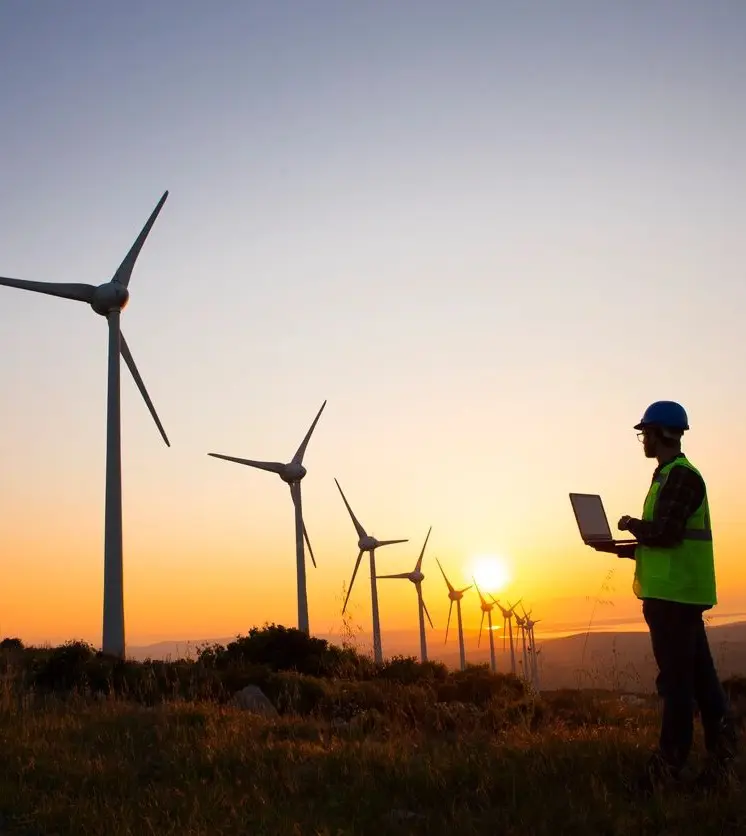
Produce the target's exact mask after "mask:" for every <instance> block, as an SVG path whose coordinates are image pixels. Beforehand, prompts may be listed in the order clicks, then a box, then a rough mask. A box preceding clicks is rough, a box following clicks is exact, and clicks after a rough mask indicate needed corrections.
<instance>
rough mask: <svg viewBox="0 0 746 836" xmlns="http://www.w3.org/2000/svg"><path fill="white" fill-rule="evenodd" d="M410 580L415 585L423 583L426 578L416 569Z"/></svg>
mask: <svg viewBox="0 0 746 836" xmlns="http://www.w3.org/2000/svg"><path fill="white" fill-rule="evenodd" d="M409 580H410V581H412V583H415V584H417V583H422V581H424V580H425V576H424V575H423V574H422V572H420V571H419V570H418V569H415V570H414V572H410V573H409Z"/></svg>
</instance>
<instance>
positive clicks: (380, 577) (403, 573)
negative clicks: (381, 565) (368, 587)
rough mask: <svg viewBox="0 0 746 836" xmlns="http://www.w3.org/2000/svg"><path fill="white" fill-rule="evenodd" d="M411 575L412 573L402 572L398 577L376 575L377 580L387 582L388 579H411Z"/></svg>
mask: <svg viewBox="0 0 746 836" xmlns="http://www.w3.org/2000/svg"><path fill="white" fill-rule="evenodd" d="M411 574H412V573H411V572H400V573H399V574H398V575H376V578H377V579H378V580H381V579H383V580H387V579H388V578H409V577H410V575H411Z"/></svg>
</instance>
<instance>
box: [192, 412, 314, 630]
mask: <svg viewBox="0 0 746 836" xmlns="http://www.w3.org/2000/svg"><path fill="white" fill-rule="evenodd" d="M325 406H326V401H324V403H322V404H321V409H320V410H319V411H318V412H317V413H316V417H315V418H314V419H313V423H312V424H311V428H310V429H309V430H308V432H307V433H306V436H305V438H304V439H303V441H301V443H300V447H298V449H297V450H296V451H295V455H294V456H293V458H292V459H291V460H290V461H289V462H288V463H287V464H283V463H282V462H258V461H254V460H253V459H237V458H236V457H235V456H224V455H223V454H222V453H208V454H207V455H208V456H212V457H213V458H216V459H225V461H227V462H236V463H237V464H245V465H248V466H249V467H256V468H258V469H259V470H268V471H269V472H270V473H276V474H277V475H278V476H279V477H280V479H282V481H283V482H286V483H287V484H288V485H289V486H290V496H291V497H292V500H293V505H294V506H295V562H296V568H297V572H298V629H299V630H302V631H303V632H304V633H308V632H309V626H308V593H307V591H306V555H305V552H304V550H303V538H304V537H305V540H306V543H308V552H309V554H310V555H311V560H312V562H313V565H314V566H316V558H315V557H314V556H313V549H312V548H311V541H310V540H309V539H308V532H307V531H306V525H305V523H304V522H303V507H302V503H301V496H300V483H301V479H303V477H304V476H305V475H306V472H307V471H306V468H305V467H303V456H304V455H305V452H306V447H308V442H309V441H310V440H311V434H312V433H313V431H314V430H315V429H316V424H317V423H318V420H319V418H320V417H321V413H322V412H323V411H324V407H325Z"/></svg>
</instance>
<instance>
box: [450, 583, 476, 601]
mask: <svg viewBox="0 0 746 836" xmlns="http://www.w3.org/2000/svg"><path fill="white" fill-rule="evenodd" d="M466 589H471V587H469V586H467V587H466ZM466 589H449V590H448V597H449V598H450V599H451V601H460V600H461V599H462V598H463V597H464V592H466Z"/></svg>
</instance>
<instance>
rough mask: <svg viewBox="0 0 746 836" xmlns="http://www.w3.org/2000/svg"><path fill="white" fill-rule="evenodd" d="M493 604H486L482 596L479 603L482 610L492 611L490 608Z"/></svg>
mask: <svg viewBox="0 0 746 836" xmlns="http://www.w3.org/2000/svg"><path fill="white" fill-rule="evenodd" d="M494 606H495V605H494V604H488V603H487V602H486V601H485V600H484V598H482V603H481V607H482V612H492V609H493V608H494Z"/></svg>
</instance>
